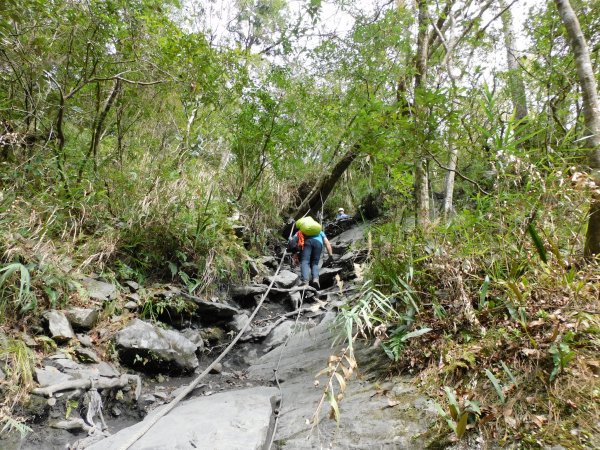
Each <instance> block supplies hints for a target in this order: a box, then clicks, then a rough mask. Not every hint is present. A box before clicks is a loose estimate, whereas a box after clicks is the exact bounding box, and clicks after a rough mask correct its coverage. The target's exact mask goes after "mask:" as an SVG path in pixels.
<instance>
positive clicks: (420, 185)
mask: <svg viewBox="0 0 600 450" xmlns="http://www.w3.org/2000/svg"><path fill="white" fill-rule="evenodd" d="M415 211H416V219H417V226H418V227H421V228H423V227H425V226H426V225H427V224H428V223H429V177H428V173H427V160H426V159H425V158H421V157H418V158H417V159H416V160H415Z"/></svg>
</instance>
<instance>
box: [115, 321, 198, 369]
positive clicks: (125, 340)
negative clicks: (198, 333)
mask: <svg viewBox="0 0 600 450" xmlns="http://www.w3.org/2000/svg"><path fill="white" fill-rule="evenodd" d="M115 344H116V347H117V350H118V352H119V358H120V359H121V361H122V362H123V363H124V364H127V365H129V366H132V367H135V368H137V369H140V370H142V371H160V372H163V373H166V372H176V373H178V372H189V371H192V370H194V369H195V368H196V367H198V358H197V357H196V344H193V343H192V342H190V340H189V339H187V338H186V337H185V336H184V335H183V334H181V333H179V332H177V331H175V330H165V329H162V328H159V327H156V326H154V325H152V324H150V323H148V322H144V321H141V320H139V319H135V320H133V321H132V322H130V323H129V324H128V325H127V326H126V327H125V328H124V329H122V330H121V331H119V332H118V333H117V335H116V336H115Z"/></svg>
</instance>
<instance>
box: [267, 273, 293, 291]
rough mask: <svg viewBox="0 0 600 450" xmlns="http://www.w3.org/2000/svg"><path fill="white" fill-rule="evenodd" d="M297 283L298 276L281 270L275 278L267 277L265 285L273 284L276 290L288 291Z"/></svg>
mask: <svg viewBox="0 0 600 450" xmlns="http://www.w3.org/2000/svg"><path fill="white" fill-rule="evenodd" d="M296 281H298V275H296V274H295V273H294V272H292V271H289V270H282V271H281V272H279V274H278V275H277V276H272V277H267V278H266V280H265V283H267V284H270V283H271V282H273V283H274V285H275V286H277V287H278V288H283V289H289V288H291V287H292V286H294V285H295V284H296Z"/></svg>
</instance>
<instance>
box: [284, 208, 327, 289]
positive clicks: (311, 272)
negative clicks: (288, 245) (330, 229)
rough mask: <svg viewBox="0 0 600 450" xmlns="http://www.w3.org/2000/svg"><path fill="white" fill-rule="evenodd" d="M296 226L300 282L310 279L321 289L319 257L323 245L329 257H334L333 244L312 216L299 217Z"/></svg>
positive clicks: (306, 281)
mask: <svg viewBox="0 0 600 450" xmlns="http://www.w3.org/2000/svg"><path fill="white" fill-rule="evenodd" d="M296 228H298V231H297V232H296V235H295V236H294V238H293V239H294V240H297V242H298V244H297V245H298V251H299V252H300V282H301V284H302V285H306V284H308V282H309V280H310V282H311V285H312V286H313V287H316V288H317V289H320V287H321V286H320V284H319V259H321V252H322V251H323V245H325V248H326V249H327V254H328V255H329V257H333V250H332V248H331V244H330V242H329V239H327V236H325V233H324V232H323V231H322V230H321V224H319V222H317V221H316V220H315V219H313V218H312V217H310V216H308V217H303V218H302V219H298V220H297V221H296Z"/></svg>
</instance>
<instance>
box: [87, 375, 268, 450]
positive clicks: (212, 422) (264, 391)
mask: <svg viewBox="0 0 600 450" xmlns="http://www.w3.org/2000/svg"><path fill="white" fill-rule="evenodd" d="M277 395H278V390H277V388H274V387H263V386H260V387H254V388H250V389H243V390H237V391H228V392H222V393H219V394H216V395H211V396H203V397H196V398H193V399H190V400H187V401H183V402H181V403H180V404H179V405H177V406H176V407H175V408H174V409H173V411H171V412H170V413H169V414H167V415H165V416H164V417H161V418H160V419H158V421H157V422H156V424H154V425H153V426H152V428H150V430H148V432H147V433H146V434H144V435H143V436H142V437H141V438H140V439H139V440H138V441H136V442H135V444H133V445H132V446H131V447H130V450H155V449H178V450H194V449H200V448H204V449H208V448H211V449H213V448H214V449H223V450H225V449H228V450H234V449H244V450H246V449H247V450H254V449H256V450H258V449H264V448H267V447H268V446H269V443H270V439H269V438H270V435H269V432H270V431H271V425H272V423H271V422H272V418H273V408H274V406H275V405H276V404H277ZM162 408H164V407H160V408H157V409H156V410H154V411H152V412H151V413H150V414H148V416H146V419H145V420H144V421H142V422H140V423H137V424H135V425H133V426H131V427H129V428H125V429H123V430H121V431H119V432H118V433H116V434H113V435H112V436H110V437H108V438H106V439H104V440H102V441H100V442H98V443H95V444H93V445H91V446H90V447H87V448H88V450H112V449H115V448H121V447H122V446H123V445H124V444H125V443H126V442H128V441H129V440H130V439H131V438H132V436H134V435H135V434H136V433H137V432H138V431H139V430H140V428H141V427H143V426H144V425H145V421H147V420H151V419H152V417H154V416H155V415H156V414H159V413H160V411H162Z"/></svg>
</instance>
